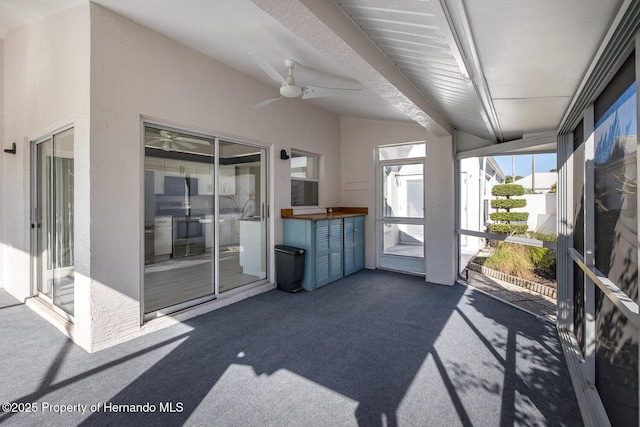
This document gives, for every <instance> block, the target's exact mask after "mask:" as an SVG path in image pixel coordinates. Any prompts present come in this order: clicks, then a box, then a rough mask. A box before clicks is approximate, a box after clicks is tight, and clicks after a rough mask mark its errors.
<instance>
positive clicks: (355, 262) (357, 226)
mask: <svg viewBox="0 0 640 427" xmlns="http://www.w3.org/2000/svg"><path fill="white" fill-rule="evenodd" d="M363 268H364V216H355V217H350V218H345V219H344V275H345V276H348V275H349V274H352V273H355V272H356V271H359V270H362V269H363Z"/></svg>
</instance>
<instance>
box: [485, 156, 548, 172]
mask: <svg viewBox="0 0 640 427" xmlns="http://www.w3.org/2000/svg"><path fill="white" fill-rule="evenodd" d="M535 156H536V158H535V165H536V173H540V172H549V171H550V170H551V169H555V168H556V154H555V153H550V154H536V155H535ZM515 158H516V176H518V175H520V176H522V177H525V176H529V175H531V154H519V155H516V156H515ZM494 159H496V161H497V162H498V165H500V169H502V172H503V173H504V174H505V176H506V175H511V156H494Z"/></svg>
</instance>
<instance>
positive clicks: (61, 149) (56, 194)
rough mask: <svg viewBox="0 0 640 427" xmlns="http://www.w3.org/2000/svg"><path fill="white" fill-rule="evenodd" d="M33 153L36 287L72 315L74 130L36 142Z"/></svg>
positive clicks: (40, 293)
mask: <svg viewBox="0 0 640 427" xmlns="http://www.w3.org/2000/svg"><path fill="white" fill-rule="evenodd" d="M33 153H34V156H33V157H34V158H33V160H34V161H33V177H34V179H33V184H34V185H33V221H32V229H33V230H34V270H35V271H34V279H35V287H36V290H37V292H38V294H39V295H40V296H41V297H42V298H43V299H45V300H47V301H49V302H50V303H51V304H53V305H54V307H56V308H57V309H60V310H62V312H63V313H66V314H68V315H71V316H73V311H74V310H73V309H74V272H75V268H74V229H73V228H74V170H73V169H74V155H73V129H67V130H65V131H62V132H60V133H57V134H54V135H52V136H49V137H47V138H45V139H43V140H40V141H37V142H35V143H34V147H33Z"/></svg>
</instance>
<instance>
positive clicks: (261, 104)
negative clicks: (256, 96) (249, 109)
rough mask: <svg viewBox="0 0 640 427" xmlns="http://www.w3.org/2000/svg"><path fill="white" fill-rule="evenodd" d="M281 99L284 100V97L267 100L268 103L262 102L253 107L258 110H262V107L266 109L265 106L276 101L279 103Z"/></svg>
mask: <svg viewBox="0 0 640 427" xmlns="http://www.w3.org/2000/svg"><path fill="white" fill-rule="evenodd" d="M280 98H283V97H282V96H279V97H277V98H271V99H267V100H266V101H262V102H259V103H257V104H256V105H254V106H253V108H256V109H258V108H262V107H264V106H265V105H269V104H271V103H272V102H276V101H277V100H278V99H280Z"/></svg>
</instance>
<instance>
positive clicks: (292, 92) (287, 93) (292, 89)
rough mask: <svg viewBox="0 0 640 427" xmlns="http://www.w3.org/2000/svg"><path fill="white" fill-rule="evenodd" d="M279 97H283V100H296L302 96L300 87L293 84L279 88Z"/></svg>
mask: <svg viewBox="0 0 640 427" xmlns="http://www.w3.org/2000/svg"><path fill="white" fill-rule="evenodd" d="M280 95H282V96H284V97H285V98H297V97H299V96H300V95H302V89H301V88H300V86H296V85H295V84H293V85H287V86H281V87H280Z"/></svg>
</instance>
